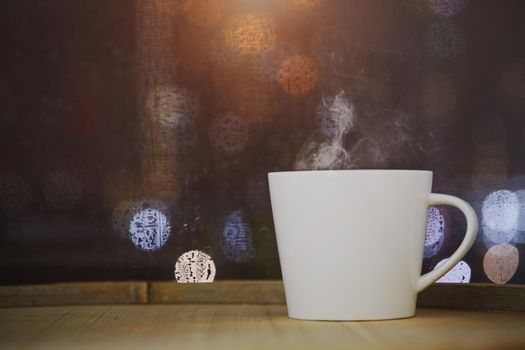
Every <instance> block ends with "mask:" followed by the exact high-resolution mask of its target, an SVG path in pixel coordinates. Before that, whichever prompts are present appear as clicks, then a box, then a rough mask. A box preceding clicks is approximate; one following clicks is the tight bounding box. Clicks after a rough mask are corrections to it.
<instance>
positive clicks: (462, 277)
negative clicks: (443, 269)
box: [434, 258, 471, 283]
mask: <svg viewBox="0 0 525 350" xmlns="http://www.w3.org/2000/svg"><path fill="white" fill-rule="evenodd" d="M448 260H449V259H448V258H447V259H443V260H441V261H440V262H438V263H437V264H436V267H434V270H435V269H437V268H438V267H440V266H442V265H443V264H444V263H446V262H447V261H448ZM470 275H471V269H470V266H469V265H468V264H467V263H466V262H464V261H463V260H461V261H460V262H459V263H457V264H456V266H454V267H453V268H452V269H451V270H450V271H449V272H447V273H446V274H445V275H443V277H441V278H440V279H438V280H437V281H436V283H469V282H470Z"/></svg>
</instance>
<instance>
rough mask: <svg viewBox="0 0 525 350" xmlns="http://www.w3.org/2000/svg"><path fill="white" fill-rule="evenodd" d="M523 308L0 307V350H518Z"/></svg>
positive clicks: (524, 342) (523, 335)
mask: <svg viewBox="0 0 525 350" xmlns="http://www.w3.org/2000/svg"><path fill="white" fill-rule="evenodd" d="M524 329H525V314H523V313H511V314H509V313H480V312H465V311H445V310H427V309H421V310H418V312H417V314H416V317H413V318H409V319H403V320H392V321H369V322H319V321H299V320H293V319H289V318H288V317H287V315H286V307H285V306H284V305H253V304H251V305H246V304H244V305H235V304H229V305H214V304H206V305H182V304H177V305H106V306H98V305H97V306H61V307H38V308H9V309H0V348H1V349H15V348H16V349H53V350H61V349H129V350H134V349H140V350H144V349H191V350H199V349H214V350H231V349H306V348H308V349H364V350H367V349H404V350H406V349H417V350H425V349H525V332H524V331H523V330H524Z"/></svg>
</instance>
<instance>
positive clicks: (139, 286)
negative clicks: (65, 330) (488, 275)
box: [0, 280, 525, 311]
mask: <svg viewBox="0 0 525 350" xmlns="http://www.w3.org/2000/svg"><path fill="white" fill-rule="evenodd" d="M285 302H286V299H285V295H284V288H283V283H282V281H245V280H242V281H217V282H214V283H187V284H185V283H175V282H98V283H95V282H92V283H91V282H90V283H84V282H82V283H57V284H49V285H26V286H7V287H0V307H8V306H33V305H75V304H77V305H78V304H108V303H110V304H130V303H152V304H192V303H193V304H205V303H207V304H284V303H285ZM418 307H426V308H448V309H473V310H514V311H525V285H495V284H435V285H432V286H431V287H429V288H428V289H426V290H425V291H423V292H422V293H420V294H419V297H418Z"/></svg>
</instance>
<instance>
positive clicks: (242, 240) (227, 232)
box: [221, 210, 255, 263]
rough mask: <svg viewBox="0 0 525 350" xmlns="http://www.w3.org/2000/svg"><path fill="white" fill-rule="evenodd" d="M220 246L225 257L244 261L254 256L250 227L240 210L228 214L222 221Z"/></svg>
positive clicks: (239, 261) (235, 260)
mask: <svg viewBox="0 0 525 350" xmlns="http://www.w3.org/2000/svg"><path fill="white" fill-rule="evenodd" d="M221 248H222V252H223V254H224V256H225V257H226V259H228V260H230V261H234V262H238V263H244V262H247V261H250V260H252V259H253V258H254V257H255V248H254V246H253V240H252V229H251V227H250V224H249V223H248V222H247V221H246V219H245V218H244V215H243V214H242V212H241V211H240V210H235V211H233V212H231V213H230V214H228V216H227V217H226V220H225V221H224V227H223V230H222V237H221Z"/></svg>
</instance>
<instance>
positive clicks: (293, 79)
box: [278, 55, 319, 96]
mask: <svg viewBox="0 0 525 350" xmlns="http://www.w3.org/2000/svg"><path fill="white" fill-rule="evenodd" d="M318 80H319V68H318V67H317V64H316V63H315V61H314V60H313V59H312V58H311V57H309V56H305V55H291V56H289V57H287V58H285V59H284V60H283V61H282V62H281V64H280V66H279V73H278V81H279V85H280V86H281V88H282V89H283V91H284V92H286V93H288V94H290V95H293V96H303V95H306V94H308V93H309V92H311V91H312V90H313V89H314V88H315V86H316V85H317V82H318Z"/></svg>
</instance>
